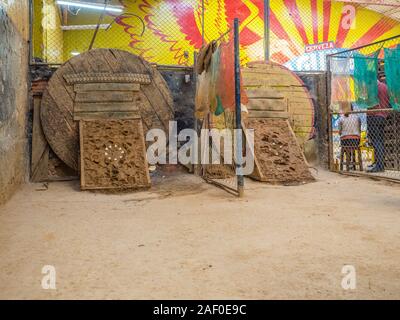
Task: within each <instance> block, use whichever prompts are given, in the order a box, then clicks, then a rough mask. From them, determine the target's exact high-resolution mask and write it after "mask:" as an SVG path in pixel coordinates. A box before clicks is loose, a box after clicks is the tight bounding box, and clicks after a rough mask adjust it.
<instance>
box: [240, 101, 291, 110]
mask: <svg viewBox="0 0 400 320" xmlns="http://www.w3.org/2000/svg"><path fill="white" fill-rule="evenodd" d="M247 106H248V108H249V110H250V111H255V110H259V111H282V112H284V111H287V110H288V107H287V100H286V99H249V103H248V105H247Z"/></svg>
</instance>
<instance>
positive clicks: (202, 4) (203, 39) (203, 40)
mask: <svg viewBox="0 0 400 320" xmlns="http://www.w3.org/2000/svg"><path fill="white" fill-rule="evenodd" d="M205 10H206V9H205V7H204V0H201V44H202V46H204V45H205V34H204V33H205V27H204V25H205V22H204V17H205Z"/></svg>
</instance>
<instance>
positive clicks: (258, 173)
mask: <svg viewBox="0 0 400 320" xmlns="http://www.w3.org/2000/svg"><path fill="white" fill-rule="evenodd" d="M242 130H243V133H244V136H245V138H246V140H247V141H248V142H246V143H249V141H250V139H249V136H248V134H247V133H248V132H247V127H246V124H245V122H244V121H242ZM254 134H257V133H256V132H254ZM255 140H256V137H254V144H251V143H249V147H250V152H251V153H252V156H253V159H254V170H253V172H252V174H251V175H250V177H252V178H253V179H256V180H260V181H263V180H265V178H266V177H265V176H264V174H263V172H262V170H261V168H262V167H261V164H260V162H259V161H258V157H257V155H256V152H255Z"/></svg>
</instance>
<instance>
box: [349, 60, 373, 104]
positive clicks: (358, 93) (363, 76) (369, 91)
mask: <svg viewBox="0 0 400 320" xmlns="http://www.w3.org/2000/svg"><path fill="white" fill-rule="evenodd" d="M377 77H378V56H377V54H375V55H372V56H364V55H362V54H360V53H355V54H354V91H355V98H356V101H355V102H356V104H357V106H358V107H360V108H362V109H368V108H372V107H374V106H376V105H378V104H379V99H378V83H377V81H378V80H377Z"/></svg>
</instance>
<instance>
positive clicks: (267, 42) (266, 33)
mask: <svg viewBox="0 0 400 320" xmlns="http://www.w3.org/2000/svg"><path fill="white" fill-rule="evenodd" d="M270 24H271V22H270V0H264V54H265V56H264V58H265V61H269V57H270Z"/></svg>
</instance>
